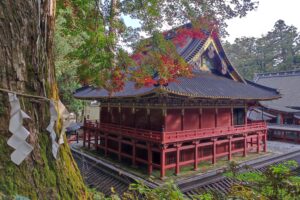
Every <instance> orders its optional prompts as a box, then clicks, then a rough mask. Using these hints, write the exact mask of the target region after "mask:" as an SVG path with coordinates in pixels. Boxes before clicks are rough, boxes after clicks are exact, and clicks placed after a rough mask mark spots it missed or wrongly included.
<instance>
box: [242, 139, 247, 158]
mask: <svg viewBox="0 0 300 200" xmlns="http://www.w3.org/2000/svg"><path fill="white" fill-rule="evenodd" d="M247 151H248V143H247V134H245V135H244V151H243V156H244V157H246V156H247Z"/></svg>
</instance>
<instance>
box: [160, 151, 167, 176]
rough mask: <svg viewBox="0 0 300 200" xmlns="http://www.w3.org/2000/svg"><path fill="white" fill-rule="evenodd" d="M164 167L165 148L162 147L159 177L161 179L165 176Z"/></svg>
mask: <svg viewBox="0 0 300 200" xmlns="http://www.w3.org/2000/svg"><path fill="white" fill-rule="evenodd" d="M165 165H166V152H165V148H164V147H162V148H161V152H160V177H161V178H163V177H165V175H166V169H165Z"/></svg>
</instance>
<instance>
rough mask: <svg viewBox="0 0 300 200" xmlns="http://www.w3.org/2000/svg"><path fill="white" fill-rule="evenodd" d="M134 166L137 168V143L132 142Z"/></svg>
mask: <svg viewBox="0 0 300 200" xmlns="http://www.w3.org/2000/svg"><path fill="white" fill-rule="evenodd" d="M132 143H133V145H132V165H133V166H135V165H136V152H135V150H136V141H135V140H132Z"/></svg>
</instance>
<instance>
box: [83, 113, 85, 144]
mask: <svg viewBox="0 0 300 200" xmlns="http://www.w3.org/2000/svg"><path fill="white" fill-rule="evenodd" d="M85 143H86V119H85V118H84V122H83V147H85Z"/></svg>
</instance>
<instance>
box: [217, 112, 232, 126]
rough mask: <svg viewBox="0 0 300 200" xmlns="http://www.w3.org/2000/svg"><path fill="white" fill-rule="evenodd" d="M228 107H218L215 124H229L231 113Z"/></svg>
mask: <svg viewBox="0 0 300 200" xmlns="http://www.w3.org/2000/svg"><path fill="white" fill-rule="evenodd" d="M230 112H231V111H230V108H219V109H218V115H217V120H218V122H217V126H218V127H224V126H226V127H227V126H230V125H231V113H230Z"/></svg>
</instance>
